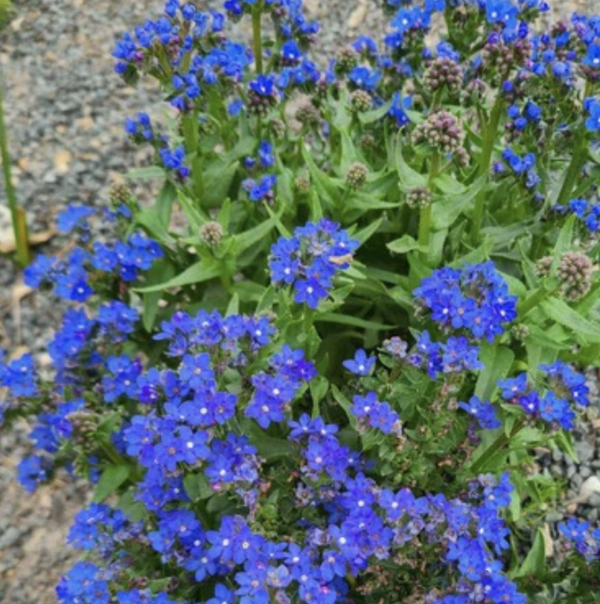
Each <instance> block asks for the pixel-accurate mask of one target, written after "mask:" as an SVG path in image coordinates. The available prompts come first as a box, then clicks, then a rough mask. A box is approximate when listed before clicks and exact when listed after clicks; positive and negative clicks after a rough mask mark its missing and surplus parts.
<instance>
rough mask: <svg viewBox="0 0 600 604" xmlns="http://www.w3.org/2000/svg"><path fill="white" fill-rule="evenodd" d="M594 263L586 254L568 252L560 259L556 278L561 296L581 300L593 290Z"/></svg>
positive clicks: (571, 299) (572, 300)
mask: <svg viewBox="0 0 600 604" xmlns="http://www.w3.org/2000/svg"><path fill="white" fill-rule="evenodd" d="M592 271H593V265H592V261H591V260H590V258H589V257H588V256H587V255H586V254H581V253H579V252H566V253H565V254H563V256H562V258H561V259H560V264H559V265H558V268H557V269H556V276H557V277H558V280H559V281H560V288H559V291H560V294H561V295H562V296H563V297H564V298H566V299H567V300H569V301H571V302H574V301H577V300H580V299H581V298H583V296H585V295H586V294H587V293H588V292H589V291H590V289H591V288H592Z"/></svg>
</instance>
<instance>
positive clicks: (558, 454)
mask: <svg viewBox="0 0 600 604" xmlns="http://www.w3.org/2000/svg"><path fill="white" fill-rule="evenodd" d="M562 458H563V453H562V451H560V450H559V449H554V450H553V451H552V461H561V460H562Z"/></svg>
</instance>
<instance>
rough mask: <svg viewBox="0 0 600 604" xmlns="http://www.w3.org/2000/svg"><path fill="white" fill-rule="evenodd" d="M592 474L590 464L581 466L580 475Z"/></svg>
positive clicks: (585, 476) (586, 476) (587, 475)
mask: <svg viewBox="0 0 600 604" xmlns="http://www.w3.org/2000/svg"><path fill="white" fill-rule="evenodd" d="M591 475H592V470H591V468H590V467H589V466H581V468H579V476H581V477H582V478H584V479H585V478H589V477H590V476H591Z"/></svg>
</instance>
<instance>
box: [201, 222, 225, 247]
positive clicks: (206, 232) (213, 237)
mask: <svg viewBox="0 0 600 604" xmlns="http://www.w3.org/2000/svg"><path fill="white" fill-rule="evenodd" d="M200 237H201V238H202V241H204V243H206V244H207V245H208V246H209V247H217V246H218V245H219V243H221V239H223V227H222V226H221V225H220V224H219V223H218V222H214V221H211V222H207V223H206V224H203V225H202V227H200Z"/></svg>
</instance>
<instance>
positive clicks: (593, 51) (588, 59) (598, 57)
mask: <svg viewBox="0 0 600 604" xmlns="http://www.w3.org/2000/svg"><path fill="white" fill-rule="evenodd" d="M581 62H582V63H583V64H584V65H587V66H588V67H592V68H594V69H600V44H590V45H589V46H588V49H587V55H586V56H585V57H583V59H581Z"/></svg>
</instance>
